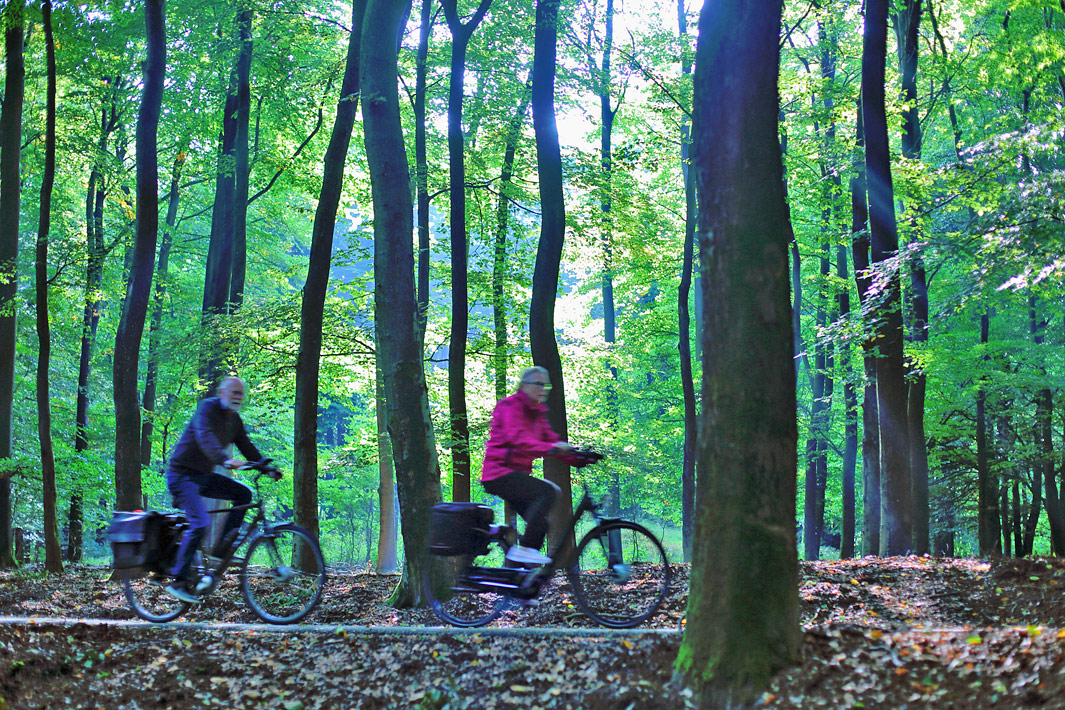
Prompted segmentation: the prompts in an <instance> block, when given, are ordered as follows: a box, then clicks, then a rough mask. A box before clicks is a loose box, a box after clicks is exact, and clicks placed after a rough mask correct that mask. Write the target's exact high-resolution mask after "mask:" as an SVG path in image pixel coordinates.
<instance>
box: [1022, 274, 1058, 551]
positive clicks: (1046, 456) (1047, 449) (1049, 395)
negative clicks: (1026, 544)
mask: <svg viewBox="0 0 1065 710" xmlns="http://www.w3.org/2000/svg"><path fill="white" fill-rule="evenodd" d="M1028 316H1029V331H1030V333H1031V335H1032V343H1033V344H1034V345H1035V347H1036V348H1040V349H1041V346H1042V345H1043V342H1044V335H1043V331H1044V330H1045V329H1046V326H1047V321H1046V320H1040V319H1039V318H1038V315H1037V311H1036V300H1035V296H1034V295H1030V296H1029V297H1028ZM1040 371H1041V373H1042V374H1043V376H1044V377H1045V376H1046V368H1045V367H1041V368H1040ZM1053 415H1054V393H1053V391H1051V389H1050V388H1049V387H1043V388H1040V390H1039V392H1038V393H1037V394H1036V398H1035V419H1036V425H1035V429H1034V432H1033V434H1034V436H1033V439H1034V440H1035V442H1036V447H1037V457H1038V461H1039V463H1038V464H1037V465H1038V466H1041V467H1042V468H1043V486H1044V490H1045V493H1046V504H1045V507H1046V511H1047V523H1048V524H1049V527H1050V542H1051V548H1052V550H1053V551H1054V554H1055V555H1059V556H1060V555H1063V554H1065V511H1063V510H1062V504H1061V496H1060V493H1059V491H1058V483H1057V475H1056V474H1055V472H1054V441H1053V428H1052V426H1051V423H1052V421H1051V420H1052V417H1053Z"/></svg>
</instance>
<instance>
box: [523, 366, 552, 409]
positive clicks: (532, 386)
mask: <svg viewBox="0 0 1065 710" xmlns="http://www.w3.org/2000/svg"><path fill="white" fill-rule="evenodd" d="M521 389H522V391H523V392H525V394H526V395H528V397H529V399H531V400H532V401H534V402H539V403H540V404H543V403H544V402H546V401H547V395H548V393H549V392H550V391H551V380H549V379H547V375H542V374H540V373H538V372H534V373H533V374H531V375H529V378H528V379H527V380H522V383H521Z"/></svg>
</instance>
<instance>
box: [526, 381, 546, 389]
mask: <svg viewBox="0 0 1065 710" xmlns="http://www.w3.org/2000/svg"><path fill="white" fill-rule="evenodd" d="M524 382H525V384H527V385H536V386H537V387H543V388H544V389H545V390H549V389H551V383H550V382H540V381H539V380H524Z"/></svg>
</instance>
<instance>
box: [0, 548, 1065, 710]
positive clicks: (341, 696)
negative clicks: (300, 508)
mask: <svg viewBox="0 0 1065 710" xmlns="http://www.w3.org/2000/svg"><path fill="white" fill-rule="evenodd" d="M677 572H678V575H677V577H678V578H679V579H678V583H677V584H676V585H675V586H674V590H673V593H672V594H671V596H670V598H669V599H668V600H667V603H666V605H665V608H664V610H663V612H662V613H660V614H659V615H658V616H656V618H655V619H654V620H652V623H651V624H649V625H648V627H657V628H674V629H675V628H678V627H679V628H683V627H684V626H685V619H684V611H685V604H686V596H687V595H686V592H687V568H686V567H683V566H678V570H677ZM800 572H801V578H800V590H799V609H800V619H801V621H802V624H803V629H804V642H803V658H802V662H801V664H800V665H798V666H795V667H793V668H791V669H788V670H786V671H784V672H782V673H780V674H778V675H777V676H776V677H775V678H774V679H773V681H772V683H771V685H770V687H769V689H768V690H767V691H766V692H765V693H764V694H763V695H762V696H761V698H759V699H758V701H757V703H756V704H757V706H758V707H766V708H821V707H824V708H921V707H936V708H952V707H957V708H966V709H967V710H971V709H975V708H1025V707H1032V708H1036V707H1038V708H1065V663H1063V656H1065V596H1063V594H1062V592H1063V591H1065V590H1063V585H1065V562H1062V561H1059V560H1056V559H1028V560H1010V559H1002V560H993V561H980V560H961V559H939V558H929V557H920V558H918V557H906V558H887V559H878V558H863V559H858V560H847V561H820V562H809V563H805V562H804V563H802V565H801V568H800ZM396 581H397V578H395V577H381V576H377V575H374V574H372V573H369V572H360V571H357V570H336V571H334V573H333V574H332V576H331V577H330V581H329V585H328V586H327V588H326V593H325V595H324V597H323V600H322V603H321V605H320V606H319V608H318V609H316V610H315V612H314V613H313V614H312V615H311V616H310V617H309V618H308V619H307V621H308V623H317V624H330V625H332V624H336V625H337V626H336V627H335V629H334V630H333V631H332V632H330V633H321V632H318V633H310V632H300V633H287V634H272V633H261V632H253V631H234V630H231V629H230V630H222V629H217V630H216V629H208V630H201V629H185V628H166V629H161V628H159V627H151V628H141V627H127V626H90V625H88V624H75V625H73V626H61V625H57V624H52V623H47V622H44V621H43V620H42V621H40V622H37V623H28V624H21V625H7V624H5V625H0V710H7V709H8V708H56V707H71V708H107V709H108V710H110V709H111V708H130V709H133V708H175V709H178V708H187V707H205V708H208V707H228V708H282V709H284V710H310V709H311V708H368V709H376V708H420V709H423V710H434V709H435V710H444V709H457V708H486V709H489V708H582V709H583V708H588V709H590V710H601V709H602V710H605V709H607V708H619V709H622V708H633V709H635V710H640V709H643V708H652V709H653V708H683V707H691V706H692V700H691V696H690V694H688V693H686V692H684V691H678V690H677V689H676V688H674V687H673V686H672V685H671V684H670V683H669V681H670V679H671V677H672V662H673V659H674V658H675V657H676V653H677V649H678V647H679V644H680V635H679V634H677V635H666V636H662V635H659V634H646V635H639V636H625V637H620V638H619V637H616V636H611V635H610V634H609V632H606V631H604V633H603V635H601V636H599V635H592V636H588V637H558V636H541V635H523V636H513V637H512V636H495V635H490V634H483V635H481V634H477V635H472V636H453V635H443V634H429V635H424V636H422V635H415V636H399V637H393V636H380V635H365V634H359V633H358V632H357V628H355V627H358V626H423V625H428V626H438V625H439V622H438V621H437V620H436V619H435V617H433V616H432V614H431V612H428V611H427V610H424V609H420V610H397V609H392V608H391V607H389V606H388V605H387V603H386V600H387V598H388V596H389V594H390V593H391V590H392V587H393V586H394V585H395V583H396ZM0 614H2V615H5V616H30V617H33V616H36V617H65V618H87V619H129V618H132V614H131V613H130V612H129V610H128V609H127V608H126V606H125V601H124V599H123V597H122V594H121V590H120V588H119V586H118V585H117V584H116V583H115V582H113V581H110V580H109V572H108V570H105V569H101V568H94V567H74V568H73V569H72V570H71V571H69V572H68V573H66V574H64V575H62V576H59V577H50V576H46V575H43V574H34V573H32V572H30V573H27V572H26V571H20V572H14V573H12V572H0ZM185 620H188V621H236V622H254V621H256V619H254V618H253V617H252V616H251V614H250V612H248V611H247V609H246V608H245V606H244V603H243V601H242V599H241V598H240V594H239V591H238V590H237V589H236V585H235V581H234V580H229V581H228V582H227V583H226V584H224V585H223V586H222V589H221V591H220V593H218V594H216V595H215V596H213V597H211V598H210V599H209V600H208V601H207V602H206V603H205V604H203V605H202V608H199V609H196V610H195V611H193V612H191V613H190V614H189V615H187V617H185ZM493 625H494V626H509V627H514V628H519V629H521V628H525V629H529V628H538V627H556V628H558V627H563V628H565V627H583V628H592V627H593V624H591V623H590V622H589V620H588V619H587V618H586V617H584V616H583V615H582V614H580V612H579V611H578V610H576V609H575V607H574V606H573V602H572V598H571V597H570V596H569V590H568V588H567V587H566V585H565V583H564V582H562V581H561V580H559V581H558V582H557V583H556V584H555V585H554V586H553V587H552V588H551V589H550V591H549V592H548V593H547V594H546V595H545V597H544V598H543V600H542V603H541V604H540V605H539V606H537V607H533V608H530V609H525V610H522V611H521V612H520V613H515V614H507V615H505V616H504V617H503V618H501V619H500V620H498V621H497V622H494V624H493ZM645 628H646V627H645Z"/></svg>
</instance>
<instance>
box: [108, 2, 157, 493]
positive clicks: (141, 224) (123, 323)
mask: <svg viewBox="0 0 1065 710" xmlns="http://www.w3.org/2000/svg"><path fill="white" fill-rule="evenodd" d="M163 8H164V0H147V2H146V3H145V15H146V19H145V25H146V31H147V36H148V42H147V46H146V48H145V52H146V55H147V56H146V59H145V62H144V79H143V81H144V92H143V94H142V97H141V111H140V115H139V116H138V118H137V232H136V241H135V243H134V247H133V266H132V270H131V273H130V280H129V287H128V288H127V290H126V301H125V304H124V306H123V308H122V317H121V319H120V320H119V324H118V332H117V334H116V335H115V357H114V386H115V392H114V396H115V498H116V506H117V508H118V509H119V510H135V509H138V508H142V507H143V506H144V501H143V499H142V497H141V466H140V434H141V417H140V403H139V402H138V401H137V365H138V361H139V359H140V349H141V336H142V335H143V333H144V320H145V317H146V315H147V313H148V298H149V295H150V292H151V287H152V270H153V267H154V266H155V245H156V238H157V232H158V228H159V164H158V157H157V153H156V138H157V135H158V131H159V114H160V111H161V107H162V101H163V80H164V79H165V76H166V30H165V27H164V19H163Z"/></svg>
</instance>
